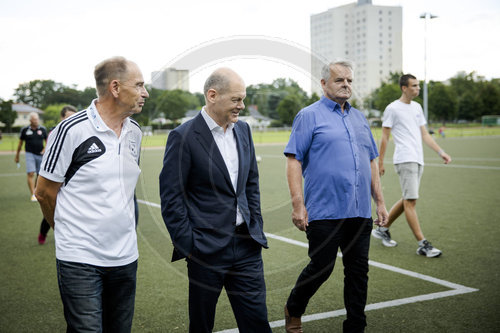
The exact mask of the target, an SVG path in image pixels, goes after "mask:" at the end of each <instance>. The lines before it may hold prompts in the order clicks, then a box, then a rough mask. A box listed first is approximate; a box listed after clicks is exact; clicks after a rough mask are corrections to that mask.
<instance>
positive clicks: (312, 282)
mask: <svg viewBox="0 0 500 333" xmlns="http://www.w3.org/2000/svg"><path fill="white" fill-rule="evenodd" d="M372 224H373V222H372V219H371V218H370V219H365V218H351V219H343V220H320V221H311V222H310V223H309V226H308V227H307V230H306V233H307V239H308V240H309V257H310V258H311V261H310V263H309V264H308V265H307V266H306V267H305V268H304V270H303V271H302V273H301V274H300V276H299V278H298V279H297V282H296V284H295V287H294V288H293V290H292V292H291V293H290V297H289V298H288V301H287V308H288V311H289V313H290V315H291V316H293V317H300V316H302V314H304V312H305V310H306V307H307V304H308V303H309V300H310V298H311V297H312V296H313V295H314V294H315V293H316V291H317V290H318V289H319V287H320V286H321V285H322V284H323V282H325V281H326V280H327V279H328V277H329V276H330V274H331V273H332V270H333V267H334V266H335V259H336V258H337V251H338V248H339V247H340V249H341V251H342V261H343V263H344V304H345V307H346V310H347V319H346V320H345V321H344V332H363V331H364V328H365V326H366V316H365V312H364V309H365V305H366V297H367V290H368V251H369V248H370V233H371V230H372Z"/></svg>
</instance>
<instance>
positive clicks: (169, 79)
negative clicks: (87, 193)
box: [151, 68, 189, 91]
mask: <svg viewBox="0 0 500 333" xmlns="http://www.w3.org/2000/svg"><path fill="white" fill-rule="evenodd" d="M151 85H152V87H153V88H156V89H161V90H175V89H181V90H185V91H189V70H187V69H186V70H184V69H181V70H178V69H175V68H166V69H164V70H162V71H156V72H153V73H151Z"/></svg>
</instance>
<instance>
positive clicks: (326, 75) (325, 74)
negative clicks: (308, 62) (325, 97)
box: [321, 60, 354, 81]
mask: <svg viewBox="0 0 500 333" xmlns="http://www.w3.org/2000/svg"><path fill="white" fill-rule="evenodd" d="M335 65H339V66H342V67H347V68H349V69H350V70H351V72H352V73H354V64H353V63H352V62H351V61H349V60H334V61H332V62H330V63H328V64H326V65H324V66H323V68H322V69H321V79H322V80H325V81H328V80H330V75H331V73H330V68H331V67H333V66H335Z"/></svg>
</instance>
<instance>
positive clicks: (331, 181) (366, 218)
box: [284, 61, 388, 332]
mask: <svg viewBox="0 0 500 333" xmlns="http://www.w3.org/2000/svg"><path fill="white" fill-rule="evenodd" d="M352 78H353V68H352V64H351V63H350V62H347V61H338V62H332V63H330V64H328V65H326V66H325V67H324V68H323V70H322V73H321V86H322V88H323V92H324V96H323V97H321V99H320V100H319V101H317V102H316V103H313V104H311V105H309V106H308V107H306V108H304V109H302V110H301V111H300V112H299V113H298V114H297V116H296V118H295V120H294V123H293V128H292V133H291V135H290V141H289V142H288V145H287V146H286V148H285V151H284V153H285V155H286V156H287V171H286V172H287V179H288V186H289V189H290V195H291V199H292V206H293V211H292V221H293V223H294V224H295V226H296V227H297V228H298V229H299V230H302V231H305V232H306V234H307V238H308V240H309V257H310V258H311V261H310V263H309V264H308V265H307V266H306V267H305V268H304V270H303V271H302V273H301V274H300V276H299V278H298V280H297V283H296V284H295V287H294V288H293V290H292V292H291V294H290V297H289V298H288V301H287V304H286V306H285V328H286V331H287V332H302V323H301V319H300V317H301V316H302V315H303V313H304V312H305V309H306V306H307V304H308V302H309V299H310V298H311V297H312V296H313V295H314V293H315V292H316V291H317V290H318V288H319V287H320V286H321V284H322V283H323V282H325V281H326V280H327V279H328V277H329V276H330V274H331V272H332V270H333V267H334V265H335V259H336V257H337V251H338V248H339V247H340V249H341V251H342V254H343V259H342V260H343V263H344V274H345V280H344V281H345V282H344V302H345V307H346V309H347V319H346V320H345V321H344V324H343V327H344V332H363V331H364V328H365V326H366V316H365V314H364V308H365V304H366V296H367V288H368V250H369V247H370V233H371V228H372V223H373V221H372V218H371V197H373V199H374V201H375V203H376V206H377V209H376V211H377V216H378V219H379V220H380V221H386V220H387V215H388V214H387V210H386V208H385V203H384V197H383V194H382V190H381V186H380V178H379V173H378V165H377V163H376V162H375V159H376V158H377V156H378V151H377V146H376V144H375V141H374V140H373V136H372V134H371V131H370V127H369V126H368V122H367V121H366V119H365V117H364V116H363V114H362V113H361V112H360V111H359V110H356V109H355V108H353V107H351V105H350V104H349V103H348V102H347V100H348V99H349V98H350V97H351V94H352V88H351V84H352ZM302 176H303V177H304V190H302Z"/></svg>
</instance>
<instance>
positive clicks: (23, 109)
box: [12, 103, 43, 127]
mask: <svg viewBox="0 0 500 333" xmlns="http://www.w3.org/2000/svg"><path fill="white" fill-rule="evenodd" d="M12 110H14V111H16V112H17V118H16V121H15V122H14V124H13V125H12V127H24V126H28V125H29V124H30V113H31V112H36V113H38V116H39V117H40V124H42V123H43V119H42V114H43V111H42V110H40V109H37V108H35V107H33V106H31V105H28V104H24V103H14V104H12Z"/></svg>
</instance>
